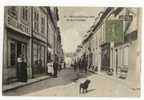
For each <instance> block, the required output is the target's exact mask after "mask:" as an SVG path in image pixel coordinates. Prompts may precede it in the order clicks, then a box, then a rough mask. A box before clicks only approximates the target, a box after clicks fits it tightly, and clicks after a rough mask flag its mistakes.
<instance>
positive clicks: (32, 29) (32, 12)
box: [31, 7, 34, 78]
mask: <svg viewBox="0 0 144 100" xmlns="http://www.w3.org/2000/svg"><path fill="white" fill-rule="evenodd" d="M31 34H32V37H31V68H32V78H34V68H33V7H32V8H31Z"/></svg>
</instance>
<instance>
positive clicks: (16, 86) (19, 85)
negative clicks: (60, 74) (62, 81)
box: [2, 75, 51, 92]
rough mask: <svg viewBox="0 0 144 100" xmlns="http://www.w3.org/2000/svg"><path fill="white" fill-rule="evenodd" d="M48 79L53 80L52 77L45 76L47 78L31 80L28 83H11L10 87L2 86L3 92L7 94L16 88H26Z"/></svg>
mask: <svg viewBox="0 0 144 100" xmlns="http://www.w3.org/2000/svg"><path fill="white" fill-rule="evenodd" d="M48 78H51V76H47V75H45V76H42V77H38V78H33V79H29V80H28V81H27V82H14V83H11V84H8V85H3V86H2V87H3V88H2V91H3V92H5V91H8V90H12V89H16V88H19V87H23V86H26V85H29V84H32V83H35V82H38V81H42V80H45V79H48Z"/></svg>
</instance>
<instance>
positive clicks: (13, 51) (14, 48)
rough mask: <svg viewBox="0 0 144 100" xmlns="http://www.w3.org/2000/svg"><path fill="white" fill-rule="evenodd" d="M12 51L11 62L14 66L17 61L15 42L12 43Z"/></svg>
mask: <svg viewBox="0 0 144 100" xmlns="http://www.w3.org/2000/svg"><path fill="white" fill-rule="evenodd" d="M10 51H11V54H10V64H11V66H14V65H15V63H16V53H15V52H16V47H15V44H14V43H10Z"/></svg>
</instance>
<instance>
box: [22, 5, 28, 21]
mask: <svg viewBox="0 0 144 100" xmlns="http://www.w3.org/2000/svg"><path fill="white" fill-rule="evenodd" d="M22 19H23V20H25V21H28V8H27V7H23V8H22Z"/></svg>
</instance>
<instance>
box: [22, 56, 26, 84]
mask: <svg viewBox="0 0 144 100" xmlns="http://www.w3.org/2000/svg"><path fill="white" fill-rule="evenodd" d="M21 76H22V77H21V82H27V63H26V61H25V59H24V58H23V59H22V63H21Z"/></svg>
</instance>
